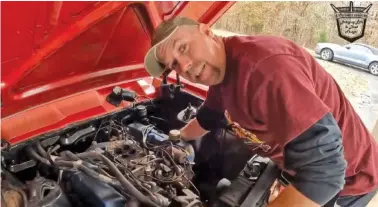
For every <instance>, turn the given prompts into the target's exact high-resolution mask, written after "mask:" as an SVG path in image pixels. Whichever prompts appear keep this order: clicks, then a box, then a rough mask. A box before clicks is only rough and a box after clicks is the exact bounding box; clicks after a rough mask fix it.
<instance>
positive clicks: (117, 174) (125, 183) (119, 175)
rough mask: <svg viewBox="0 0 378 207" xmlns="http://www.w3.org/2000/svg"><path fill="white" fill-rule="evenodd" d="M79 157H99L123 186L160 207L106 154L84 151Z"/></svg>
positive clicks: (140, 198)
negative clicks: (137, 187) (129, 179)
mask: <svg viewBox="0 0 378 207" xmlns="http://www.w3.org/2000/svg"><path fill="white" fill-rule="evenodd" d="M76 156H78V157H79V158H81V159H83V158H97V159H100V160H101V161H103V162H104V163H105V164H106V165H108V167H109V170H110V171H111V172H112V173H113V174H114V175H115V177H116V178H117V179H118V180H119V181H120V182H121V183H122V185H123V187H124V188H125V189H126V190H127V191H128V192H129V193H130V194H132V195H133V196H134V197H135V198H137V199H138V200H140V201H141V202H143V203H145V204H148V205H150V206H154V207H158V206H159V205H158V204H156V203H155V202H153V201H152V200H151V199H150V198H148V197H146V196H145V195H143V194H142V193H141V192H140V191H139V190H138V189H136V188H135V187H134V185H133V184H132V183H130V181H128V180H127V179H126V178H125V176H123V175H122V173H121V172H120V171H119V170H118V168H117V167H116V166H115V165H114V164H113V163H112V162H111V161H110V160H109V159H108V158H107V157H105V156H104V155H102V154H100V153H97V152H84V153H80V154H77V155H76Z"/></svg>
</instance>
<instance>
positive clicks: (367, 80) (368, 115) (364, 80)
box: [310, 51, 378, 131]
mask: <svg viewBox="0 0 378 207" xmlns="http://www.w3.org/2000/svg"><path fill="white" fill-rule="evenodd" d="M310 52H311V53H313V52H312V51H310ZM315 57H317V56H315ZM317 60H318V62H319V63H320V64H321V65H322V66H323V67H324V69H326V70H327V71H328V72H329V73H330V74H331V75H332V76H333V78H334V79H335V80H336V82H337V83H338V84H339V85H340V88H341V89H342V90H343V92H344V93H345V95H346V97H347V98H348V99H349V101H350V102H351V104H352V105H353V107H354V109H355V110H356V112H357V113H358V114H359V115H360V117H361V119H362V121H363V122H364V124H365V125H366V127H367V128H368V129H369V130H370V131H372V130H373V127H374V125H375V123H376V120H377V118H378V76H373V75H372V74H370V73H369V72H368V71H365V70H363V69H359V68H355V67H351V66H346V65H343V64H340V63H335V62H328V61H324V60H322V59H320V57H317Z"/></svg>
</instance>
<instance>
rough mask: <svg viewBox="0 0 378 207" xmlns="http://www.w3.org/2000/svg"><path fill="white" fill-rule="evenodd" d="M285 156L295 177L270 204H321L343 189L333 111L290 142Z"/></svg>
mask: <svg viewBox="0 0 378 207" xmlns="http://www.w3.org/2000/svg"><path fill="white" fill-rule="evenodd" d="M284 157H285V167H286V168H287V169H290V170H294V171H295V172H296V175H295V178H294V179H295V180H294V181H293V183H292V184H291V185H290V187H288V188H287V189H285V190H284V192H283V193H282V194H281V195H280V196H279V197H278V198H277V199H276V200H275V201H274V202H273V203H272V204H271V205H270V207H275V206H309V207H311V206H314V207H315V206H321V205H324V204H326V203H327V202H328V201H329V200H331V199H332V198H333V197H334V196H335V195H336V194H337V193H338V192H339V191H340V190H342V189H343V187H344V184H345V180H344V178H345V169H346V165H347V164H346V161H345V159H344V153H343V145H342V139H341V132H340V129H339V127H338V125H337V123H336V121H335V120H334V118H333V116H332V114H330V113H327V114H326V115H325V116H324V117H323V118H322V119H320V120H319V121H318V122H317V123H315V124H314V125H313V126H311V127H310V129H308V130H306V132H304V133H303V134H301V135H300V136H298V137H297V138H295V139H293V140H292V141H291V142H289V143H288V144H287V145H286V146H285V150H284ZM306 198H309V199H306Z"/></svg>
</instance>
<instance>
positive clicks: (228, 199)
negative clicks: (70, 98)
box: [1, 93, 276, 207]
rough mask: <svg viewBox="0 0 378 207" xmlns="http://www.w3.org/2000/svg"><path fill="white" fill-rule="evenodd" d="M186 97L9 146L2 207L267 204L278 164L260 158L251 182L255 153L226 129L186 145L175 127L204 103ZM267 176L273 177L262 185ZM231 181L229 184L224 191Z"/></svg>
mask: <svg viewBox="0 0 378 207" xmlns="http://www.w3.org/2000/svg"><path fill="white" fill-rule="evenodd" d="M179 95H180V96H178V95H176V97H175V98H170V99H168V100H150V101H146V102H141V103H138V104H135V105H134V106H133V107H131V108H127V109H123V110H121V111H118V112H115V113H113V114H108V115H105V116H103V117H96V118H95V119H92V120H88V121H86V122H83V123H78V124H75V125H72V126H67V127H66V128H64V129H62V130H59V131H56V132H52V133H49V134H44V135H41V136H39V137H35V138H34V139H32V140H30V141H27V142H25V143H22V144H19V145H16V146H12V147H10V146H8V145H7V144H6V142H3V141H2V154H1V158H2V164H1V176H2V178H1V179H2V187H1V193H2V206H8V207H10V206H15V207H18V206H45V207H50V206H54V207H55V206H57V207H59V206H75V207H76V206H79V207H81V206H95V207H97V206H98V207H105V206H106V207H112V206H155V207H157V206H162V207H164V206H182V207H184V206H185V207H193V206H204V205H206V206H214V207H215V206H240V205H242V204H243V203H244V204H245V203H246V201H245V200H248V202H247V203H250V201H252V202H255V201H256V205H250V206H256V207H257V206H263V205H260V204H259V203H266V202H261V200H262V199H263V200H264V201H266V199H267V197H268V196H267V195H268V194H267V192H269V189H268V188H269V186H270V185H271V184H272V182H273V181H274V179H275V176H276V174H275V171H274V170H271V171H272V172H273V171H274V173H268V172H270V170H269V169H273V168H271V167H265V166H270V165H271V164H269V162H265V161H264V162H262V161H258V160H257V161H256V160H255V161H253V162H254V163H255V162H257V163H260V164H259V165H261V166H264V167H261V169H260V168H256V169H255V170H254V172H253V173H255V174H256V175H254V176H251V175H249V177H248V176H245V171H246V169H247V168H246V166H248V165H251V164H250V163H251V162H252V161H249V162H248V160H250V158H251V157H252V156H253V154H252V153H250V151H249V150H248V149H247V147H246V146H245V145H244V144H243V142H238V141H237V140H236V141H235V139H234V137H233V136H232V134H230V133H227V130H225V129H220V130H219V131H214V132H210V133H209V134H207V135H206V137H204V138H203V141H202V142H201V144H200V147H199V146H198V143H187V142H183V141H181V140H180V133H179V131H178V130H176V129H179V128H180V127H182V126H184V124H186V123H187V122H188V121H189V120H190V119H192V118H193V117H195V115H196V109H197V108H198V106H199V105H200V104H201V103H202V102H201V100H198V99H195V98H194V97H193V96H191V95H188V94H185V93H180V94H179ZM187 103H189V105H188V104H187ZM246 163H247V165H246ZM248 163H249V164H248ZM267 163H268V164H267ZM251 166H252V165H251ZM253 166H254V165H253ZM265 168H266V169H265ZM263 171H265V172H267V173H265V174H264V173H262V172H263ZM241 172H242V173H241ZM243 172H244V173H243ZM250 174H251V173H250ZM269 174H270V175H272V176H270V175H269ZM262 175H265V176H268V177H269V176H270V177H269V180H267V179H265V178H264V180H262V183H263V184H261V183H260V184H259V183H258V180H259V177H264V176H262ZM251 177H252V178H251ZM224 178H225V179H229V182H230V183H229V184H228V185H227V186H228V187H226V188H225V185H223V187H222V189H223V190H222V191H220V190H219V189H220V188H219V186H221V185H220V184H219V183H222V182H220V180H222V179H224ZM254 186H256V187H254ZM261 186H263V187H261ZM225 189H226V190H225ZM251 192H253V193H251ZM247 195H249V196H247ZM251 199H252V200H251Z"/></svg>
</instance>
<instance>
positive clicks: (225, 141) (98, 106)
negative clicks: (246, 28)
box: [1, 1, 279, 206]
mask: <svg viewBox="0 0 378 207" xmlns="http://www.w3.org/2000/svg"><path fill="white" fill-rule="evenodd" d="M232 4H233V2H173V1H172V2H170V1H168V2H60V1H58V2H2V3H1V15H2V16H1V25H2V26H1V43H2V45H1V73H2V76H1V158H2V165H1V175H2V185H1V193H2V206H11V205H12V206H204V205H206V206H235V205H237V206H239V205H242V206H245V205H249V206H263V205H264V204H265V203H266V202H267V200H268V197H269V188H270V186H271V184H272V183H273V182H274V180H275V178H276V176H277V173H279V171H278V170H277V169H276V167H275V166H274V164H273V163H271V162H270V161H269V160H266V159H263V158H261V157H257V156H253V155H252V154H251V153H250V152H249V151H248V150H247V149H246V147H245V146H244V145H243V144H242V143H239V142H238V141H237V140H235V139H233V138H234V135H233V134H232V133H231V132H230V131H229V130H227V128H219V130H216V131H214V132H211V133H209V134H207V135H206V137H203V138H202V140H201V141H200V142H199V143H191V145H188V144H186V143H182V142H180V141H178V140H176V139H177V131H175V129H179V128H180V127H182V126H183V125H184V124H185V123H186V122H187V121H188V120H190V119H191V118H193V117H194V116H195V115H196V109H197V108H198V107H199V106H200V105H201V103H202V101H203V99H204V97H205V96H206V87H203V86H199V85H194V84H189V83H188V82H185V81H184V80H180V79H179V77H176V76H175V75H174V74H170V75H169V76H168V75H164V76H163V77H161V78H160V79H154V78H152V77H150V76H149V75H148V73H147V72H146V71H145V69H144V65H143V58H144V55H145V53H146V52H147V51H148V49H149V47H150V39H151V36H152V34H153V32H154V29H155V28H156V27H157V25H158V24H159V23H160V22H161V21H162V20H163V19H166V18H170V17H172V16H176V15H181V16H188V17H191V18H193V19H197V20H199V21H201V22H205V23H208V24H213V23H214V22H215V21H216V20H217V19H218V18H219V17H220V15H222V14H223V13H224V12H225V11H226V10H227V9H229V8H230V6H231V5H232ZM222 178H227V179H228V180H225V179H223V180H222Z"/></svg>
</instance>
